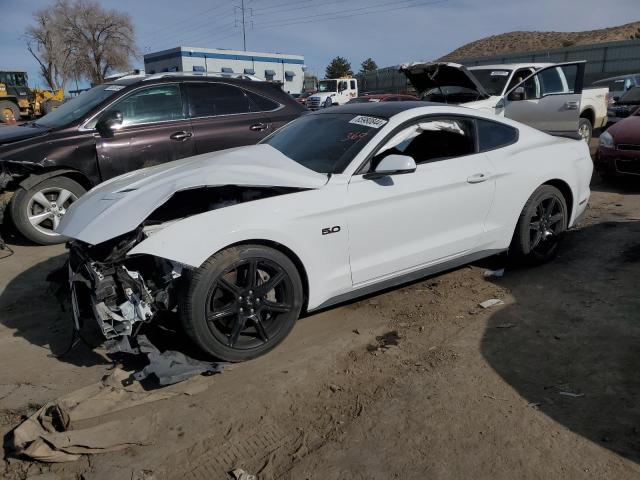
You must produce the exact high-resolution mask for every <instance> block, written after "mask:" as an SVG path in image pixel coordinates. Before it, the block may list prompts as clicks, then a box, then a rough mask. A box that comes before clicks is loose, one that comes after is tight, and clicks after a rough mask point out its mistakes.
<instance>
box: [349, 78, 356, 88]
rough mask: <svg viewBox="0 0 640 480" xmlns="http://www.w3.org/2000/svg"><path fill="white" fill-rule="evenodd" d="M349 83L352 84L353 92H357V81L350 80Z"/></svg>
mask: <svg viewBox="0 0 640 480" xmlns="http://www.w3.org/2000/svg"><path fill="white" fill-rule="evenodd" d="M349 82H351V90H355V89H356V81H355V80H349Z"/></svg>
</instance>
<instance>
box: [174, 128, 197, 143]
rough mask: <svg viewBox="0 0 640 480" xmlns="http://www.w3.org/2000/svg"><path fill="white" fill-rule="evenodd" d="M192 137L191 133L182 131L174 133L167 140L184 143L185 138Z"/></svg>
mask: <svg viewBox="0 0 640 480" xmlns="http://www.w3.org/2000/svg"><path fill="white" fill-rule="evenodd" d="M192 136H193V133H191V132H185V131H184V130H183V131H182V132H176V133H173V134H171V135H170V136H169V138H170V139H171V140H177V141H179V142H184V141H185V140H186V139H187V138H190V137H192Z"/></svg>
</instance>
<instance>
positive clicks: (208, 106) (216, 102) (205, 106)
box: [189, 83, 250, 117]
mask: <svg viewBox="0 0 640 480" xmlns="http://www.w3.org/2000/svg"><path fill="white" fill-rule="evenodd" d="M189 107H190V114H191V117H211V116H214V115H231V114H234V113H248V112H249V110H250V109H249V99H248V98H247V96H246V95H245V94H244V91H243V90H241V89H239V88H237V87H234V86H232V85H225V84H222V83H190V84H189Z"/></svg>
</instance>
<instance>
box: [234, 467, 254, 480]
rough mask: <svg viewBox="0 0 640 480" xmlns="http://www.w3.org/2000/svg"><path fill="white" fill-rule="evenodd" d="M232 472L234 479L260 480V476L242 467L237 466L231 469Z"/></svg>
mask: <svg viewBox="0 0 640 480" xmlns="http://www.w3.org/2000/svg"><path fill="white" fill-rule="evenodd" d="M230 474H231V477H232V478H233V479H234V480H258V477H256V476H255V475H251V474H250V473H247V472H245V471H244V470H243V469H241V468H236V469H234V470H231V472H230Z"/></svg>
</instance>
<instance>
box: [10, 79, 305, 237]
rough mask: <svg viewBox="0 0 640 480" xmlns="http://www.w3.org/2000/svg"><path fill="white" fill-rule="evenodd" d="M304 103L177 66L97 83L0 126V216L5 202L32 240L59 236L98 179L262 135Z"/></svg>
mask: <svg viewBox="0 0 640 480" xmlns="http://www.w3.org/2000/svg"><path fill="white" fill-rule="evenodd" d="M304 111H305V108H304V107H302V106H301V105H300V104H298V102H296V101H295V100H294V99H293V98H292V97H291V96H290V95H288V94H287V93H285V92H284V91H282V89H281V88H280V86H279V85H277V84H275V83H271V82H262V81H254V80H250V79H245V78H230V77H211V76H193V75H181V74H175V73H174V74H157V75H151V76H146V77H135V78H128V79H120V80H118V81H115V82H112V83H105V84H102V85H98V86H96V87H93V88H92V89H90V90H88V91H87V92H85V93H83V94H81V95H80V96H78V97H76V98H73V99H71V100H69V101H67V102H65V103H63V104H62V105H61V106H60V107H58V109H57V110H55V111H53V112H52V113H49V114H48V115H45V116H44V117H42V118H40V119H38V120H37V121H36V122H31V123H27V124H24V125H20V126H9V127H2V128H0V221H1V220H2V213H3V210H4V208H3V206H4V207H6V209H7V211H8V212H9V213H10V215H11V217H12V220H13V222H14V224H15V226H16V228H17V229H18V231H19V232H20V233H22V234H23V235H24V236H25V237H27V238H28V239H30V240H32V241H34V242H36V243H39V244H54V243H60V242H62V241H63V240H64V238H63V237H61V236H60V235H58V234H57V233H55V228H56V227H57V225H58V223H59V221H60V218H61V216H62V215H64V213H65V211H66V209H67V208H68V207H69V205H70V204H71V203H73V202H74V201H75V200H77V199H78V197H80V196H81V195H82V194H83V193H85V192H86V191H87V190H88V189H90V188H92V187H93V186H94V185H97V184H99V183H101V182H103V181H105V180H107V179H109V178H112V177H115V176H117V175H121V174H124V173H127V172H130V171H132V170H136V169H139V168H143V167H148V166H152V165H157V164H160V163H164V162H170V161H172V160H177V159H179V158H184V157H189V156H192V155H197V154H201V153H207V152H211V151H215V150H222V149H225V148H232V147H239V146H243V145H251V144H255V143H258V142H259V141H260V140H262V138H264V137H265V136H267V135H268V134H269V133H271V132H272V131H273V130H275V129H277V128H279V127H281V126H282V125H284V124H286V123H288V122H290V121H291V120H293V119H295V118H297V117H299V116H300V115H301V114H302V113H303V112H304ZM9 198H10V201H9ZM3 199H4V200H3Z"/></svg>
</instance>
